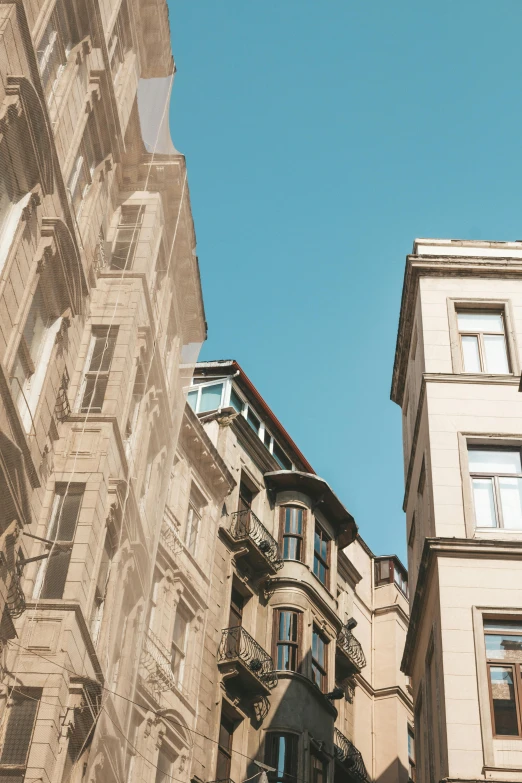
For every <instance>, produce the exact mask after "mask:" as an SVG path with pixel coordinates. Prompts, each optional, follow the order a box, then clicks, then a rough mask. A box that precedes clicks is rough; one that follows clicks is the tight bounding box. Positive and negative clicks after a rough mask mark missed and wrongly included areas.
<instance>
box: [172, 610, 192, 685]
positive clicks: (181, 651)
mask: <svg viewBox="0 0 522 783" xmlns="http://www.w3.org/2000/svg"><path fill="white" fill-rule="evenodd" d="M178 616H179V617H181V618H182V619H183V621H184V623H185V629H184V633H183V639H182V646H181V647H180V646H179V644H178V642H177V641H176V640H175V638H174V632H175V630H176V618H177V617H178ZM192 619H193V616H192V614H191V613H190V612H189V609H188V607H187V606H185V604H181V602H180V603H178V605H177V607H176V612H175V615H174V623H173V625H172V635H171V640H170V650H171V670H172V674H173V676H174V678H175V680H176V686H177V688H179V690H183V684H184V680H185V676H186V664H187V657H188V656H187V651H188V641H189V634H190V627H191V623H192ZM176 668H177V673H176Z"/></svg>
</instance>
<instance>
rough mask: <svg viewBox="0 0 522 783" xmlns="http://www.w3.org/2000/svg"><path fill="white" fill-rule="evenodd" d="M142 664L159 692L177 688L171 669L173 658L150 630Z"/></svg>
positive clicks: (146, 639)
mask: <svg viewBox="0 0 522 783" xmlns="http://www.w3.org/2000/svg"><path fill="white" fill-rule="evenodd" d="M141 662H142V664H143V666H144V668H145V669H146V670H147V671H148V673H149V678H150V680H151V681H152V682H154V683H155V684H156V685H157V689H158V690H159V691H170V690H173V689H174V688H176V687H177V682H176V677H175V676H174V672H173V671H172V668H171V666H172V656H171V655H170V653H169V651H168V650H167V649H166V647H165V646H164V645H163V643H162V642H161V640H160V639H158V637H157V636H156V634H155V633H153V632H152V631H151V630H150V628H149V630H148V631H147V635H146V637H145V644H144V648H143V654H142V658H141Z"/></svg>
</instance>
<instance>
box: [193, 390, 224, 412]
mask: <svg viewBox="0 0 522 783" xmlns="http://www.w3.org/2000/svg"><path fill="white" fill-rule="evenodd" d="M222 397H223V383H213V384H210V385H206V386H199V387H198V388H197V389H192V390H191V391H189V393H188V395H187V401H188V403H189V405H190V407H191V408H192V410H193V411H194V412H195V413H206V412H207V411H216V410H217V409H218V408H220V407H221V405H222Z"/></svg>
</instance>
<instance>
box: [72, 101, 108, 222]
mask: <svg viewBox="0 0 522 783" xmlns="http://www.w3.org/2000/svg"><path fill="white" fill-rule="evenodd" d="M101 159H102V151H101V144H100V135H99V132H98V126H97V123H96V119H95V116H94V113H93V112H91V114H90V115H89V119H88V120H87V125H86V126H85V130H84V132H83V137H82V140H81V142H80V146H79V148H78V154H77V157H76V160H75V162H74V166H73V168H72V171H71V174H70V176H69V180H68V182H67V189H68V191H69V196H70V198H71V202H72V205H73V208H74V211H75V213H76V215H79V213H80V210H81V206H82V203H83V199H84V198H85V196H86V195H87V191H88V189H89V187H90V185H91V183H92V175H93V172H94V169H95V168H96V166H97V165H98V163H99V162H100V161H101Z"/></svg>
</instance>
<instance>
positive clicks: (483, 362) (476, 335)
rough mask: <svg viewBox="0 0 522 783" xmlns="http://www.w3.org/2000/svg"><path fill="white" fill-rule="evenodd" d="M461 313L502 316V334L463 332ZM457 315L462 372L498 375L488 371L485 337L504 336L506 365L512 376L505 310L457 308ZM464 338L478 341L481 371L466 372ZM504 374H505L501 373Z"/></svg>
mask: <svg viewBox="0 0 522 783" xmlns="http://www.w3.org/2000/svg"><path fill="white" fill-rule="evenodd" d="M461 313H469V315H483V314H491V315H500V317H501V319H502V332H483V331H471V330H467V329H466V330H463V331H461V329H460V326H459V323H458V321H459V315H460V314H461ZM456 315H457V328H458V332H459V346H460V359H461V363H462V371H463V372H464V373H466V374H471V375H476V374H477V372H479V373H481V374H485V375H498V374H499V373H494V372H492V371H491V370H488V369H487V354H486V347H485V341H484V337H487V336H489V335H495V336H498V335H500V334H501V335H502V337H503V338H504V347H505V350H506V363H507V366H508V374H509V375H511V361H510V356H509V348H508V343H507V338H506V319H505V315H504V311H503V310H489V313H488V310H483V309H482V310H479V309H477V310H472V309H469V308H457V309H456ZM463 337H474V338H476V340H477V347H478V358H479V364H480V370H478V371H477V370H466V362H465V357H464V345H463V342H462V338H463ZM501 374H504V373H501Z"/></svg>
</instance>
